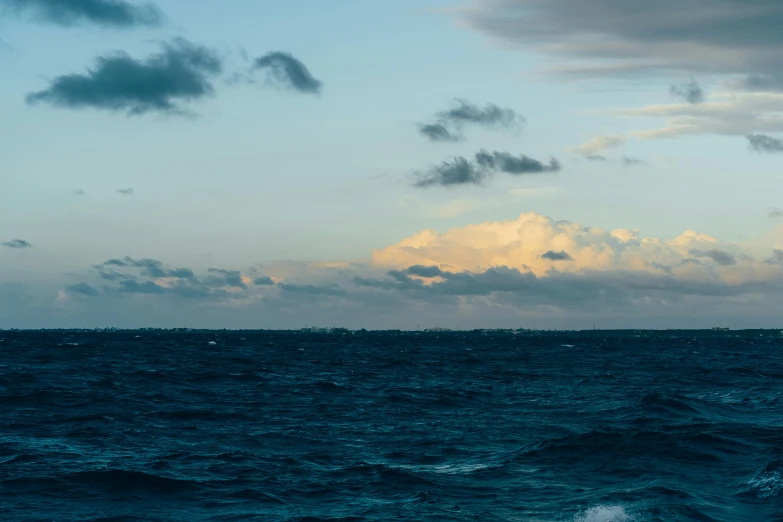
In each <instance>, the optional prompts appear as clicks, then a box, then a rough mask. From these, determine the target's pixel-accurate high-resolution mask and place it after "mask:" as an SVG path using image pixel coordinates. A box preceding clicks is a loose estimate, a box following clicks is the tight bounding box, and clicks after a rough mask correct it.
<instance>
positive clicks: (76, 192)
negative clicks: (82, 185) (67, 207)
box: [73, 189, 87, 196]
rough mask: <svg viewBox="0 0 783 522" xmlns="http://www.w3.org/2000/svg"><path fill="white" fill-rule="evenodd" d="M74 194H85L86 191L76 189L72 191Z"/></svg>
mask: <svg viewBox="0 0 783 522" xmlns="http://www.w3.org/2000/svg"><path fill="white" fill-rule="evenodd" d="M73 193H74V195H75V196H86V195H87V193H86V192H85V191H84V190H82V189H76V190H74V191H73Z"/></svg>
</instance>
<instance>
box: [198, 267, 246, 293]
mask: <svg viewBox="0 0 783 522" xmlns="http://www.w3.org/2000/svg"><path fill="white" fill-rule="evenodd" d="M207 272H209V274H210V275H209V277H207V279H206V283H207V284H209V285H210V286H232V287H235V288H242V289H245V288H247V284H245V282H244V281H243V280H242V274H241V273H240V272H239V271H238V270H223V269H220V268H210V269H209V270H207Z"/></svg>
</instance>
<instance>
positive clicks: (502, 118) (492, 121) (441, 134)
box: [419, 99, 525, 141]
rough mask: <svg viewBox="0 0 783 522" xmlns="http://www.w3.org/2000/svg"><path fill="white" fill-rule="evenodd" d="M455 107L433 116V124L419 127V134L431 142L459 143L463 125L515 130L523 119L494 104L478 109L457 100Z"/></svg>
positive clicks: (511, 111) (465, 101)
mask: <svg viewBox="0 0 783 522" xmlns="http://www.w3.org/2000/svg"><path fill="white" fill-rule="evenodd" d="M455 102H456V103H455V106H454V107H452V108H451V109H449V110H446V111H441V112H439V113H437V114H436V115H435V122H433V123H428V124H424V125H420V126H419V132H421V134H423V135H424V136H426V137H427V138H429V139H430V140H432V141H460V140H462V139H463V138H464V137H463V136H462V133H461V130H462V129H463V128H464V127H465V125H478V126H482V127H485V128H489V129H517V128H519V127H520V126H521V125H522V124H523V123H524V122H525V118H523V117H522V116H519V115H518V114H517V113H516V112H514V111H513V110H511V109H503V108H501V107H498V106H497V105H494V104H491V103H490V104H488V105H485V106H484V107H479V106H478V105H475V104H473V103H470V102H469V101H467V100H461V99H457V100H456V101H455Z"/></svg>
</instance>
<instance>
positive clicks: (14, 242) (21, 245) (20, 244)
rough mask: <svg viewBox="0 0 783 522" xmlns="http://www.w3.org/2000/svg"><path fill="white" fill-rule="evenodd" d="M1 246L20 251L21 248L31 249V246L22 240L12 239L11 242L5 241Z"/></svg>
mask: <svg viewBox="0 0 783 522" xmlns="http://www.w3.org/2000/svg"><path fill="white" fill-rule="evenodd" d="M3 246H4V247H8V248H17V249H22V248H31V247H32V246H33V245H31V244H30V243H28V242H27V241H25V240H24V239H12V240H11V241H6V242H5V243H3Z"/></svg>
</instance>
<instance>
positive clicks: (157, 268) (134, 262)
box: [102, 256, 194, 279]
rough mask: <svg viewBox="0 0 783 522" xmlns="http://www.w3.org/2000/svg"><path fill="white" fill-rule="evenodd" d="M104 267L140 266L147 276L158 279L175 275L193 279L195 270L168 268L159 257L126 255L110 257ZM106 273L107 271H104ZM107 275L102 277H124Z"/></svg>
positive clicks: (112, 274) (142, 272) (179, 277)
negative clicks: (141, 257)
mask: <svg viewBox="0 0 783 522" xmlns="http://www.w3.org/2000/svg"><path fill="white" fill-rule="evenodd" d="M102 266H104V267H122V268H140V269H141V274H142V275H144V276H147V277H154V278H156V279H158V278H162V277H174V278H177V279H192V278H193V277H194V274H193V271H192V270H191V269H189V268H171V269H170V268H166V267H165V266H164V265H163V263H162V262H161V261H158V260H157V259H149V258H145V259H133V258H132V257H127V256H126V257H124V258H122V259H109V260H108V261H106V262H105V263H103V265H102ZM104 273H106V272H104ZM106 274H107V276H103V275H102V277H103V278H104V279H109V277H112V278H117V276H118V275H119V276H120V277H119V278H121V279H122V278H124V277H123V275H122V274H116V273H106Z"/></svg>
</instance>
